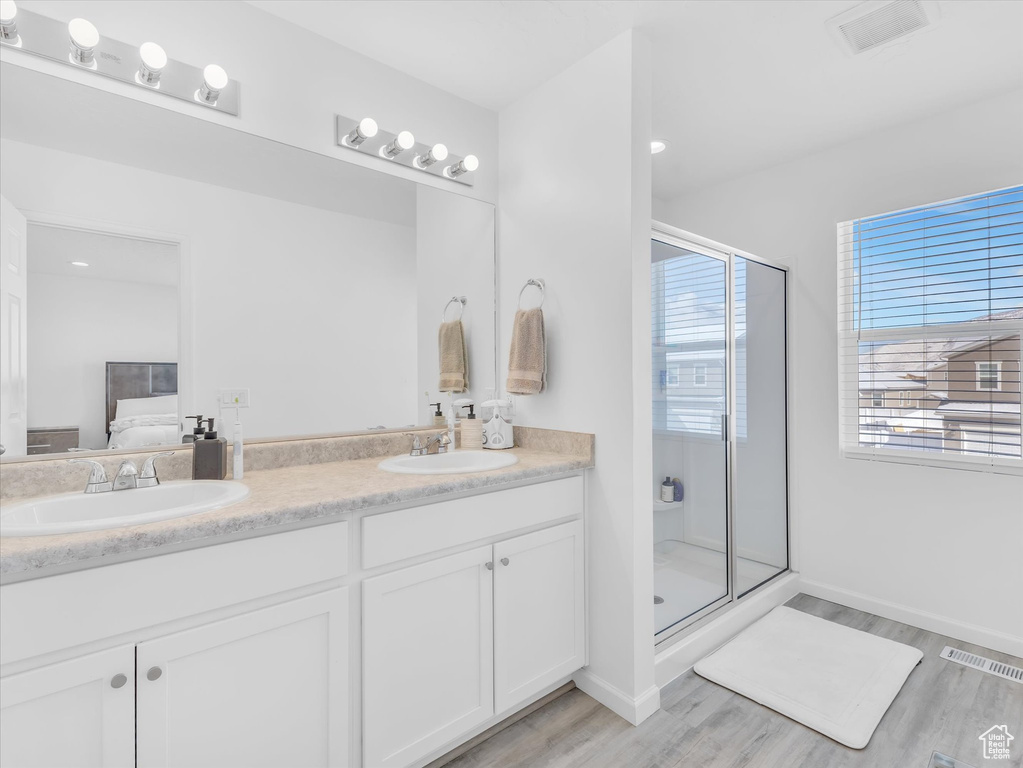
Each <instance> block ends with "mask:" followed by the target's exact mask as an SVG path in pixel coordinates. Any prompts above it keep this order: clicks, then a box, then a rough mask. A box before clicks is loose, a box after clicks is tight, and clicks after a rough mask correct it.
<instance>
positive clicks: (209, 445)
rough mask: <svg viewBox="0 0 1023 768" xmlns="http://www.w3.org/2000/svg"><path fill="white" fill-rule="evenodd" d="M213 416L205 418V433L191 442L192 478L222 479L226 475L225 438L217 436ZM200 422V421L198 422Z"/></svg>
mask: <svg viewBox="0 0 1023 768" xmlns="http://www.w3.org/2000/svg"><path fill="white" fill-rule="evenodd" d="M213 421H214V419H213V417H212V416H211V417H210V418H208V419H206V424H207V427H206V433H205V434H204V435H203V436H202V439H201V440H200V439H198V438H196V441H195V442H194V443H192V479H193V480H223V479H224V478H225V477H227V440H225V439H224V438H222V437H217V431H216V429H214V424H213ZM200 424H201V422H200Z"/></svg>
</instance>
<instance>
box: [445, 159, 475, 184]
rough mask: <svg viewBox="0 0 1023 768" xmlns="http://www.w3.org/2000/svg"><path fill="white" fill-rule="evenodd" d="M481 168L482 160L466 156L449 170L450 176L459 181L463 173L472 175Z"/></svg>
mask: <svg viewBox="0 0 1023 768" xmlns="http://www.w3.org/2000/svg"><path fill="white" fill-rule="evenodd" d="M479 167H480V160H479V158H478V157H476V155H466V156H465V159H464V160H459V161H458V162H457V163H455V164H454V165H452V166H450V167H449V168H448V175H450V176H451V177H452V178H454V179H457V178H458V177H459V176H461V175H462V174H463V173H470V172H471V171H475V170H476V169H477V168H479Z"/></svg>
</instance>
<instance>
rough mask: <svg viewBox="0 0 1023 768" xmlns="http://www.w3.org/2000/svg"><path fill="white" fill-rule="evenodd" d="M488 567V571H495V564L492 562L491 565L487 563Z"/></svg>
mask: <svg viewBox="0 0 1023 768" xmlns="http://www.w3.org/2000/svg"><path fill="white" fill-rule="evenodd" d="M486 566H487V570H488V571H492V570H494V564H493V563H492V562H491V563H486Z"/></svg>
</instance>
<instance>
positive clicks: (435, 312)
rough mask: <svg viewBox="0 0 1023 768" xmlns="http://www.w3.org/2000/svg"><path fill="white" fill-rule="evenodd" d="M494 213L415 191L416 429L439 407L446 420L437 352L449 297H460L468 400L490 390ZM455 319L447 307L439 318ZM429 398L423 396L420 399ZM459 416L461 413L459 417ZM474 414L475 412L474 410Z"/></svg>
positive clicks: (466, 200) (424, 189) (470, 203)
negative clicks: (430, 404)
mask: <svg viewBox="0 0 1023 768" xmlns="http://www.w3.org/2000/svg"><path fill="white" fill-rule="evenodd" d="M494 248H495V243H494V208H493V206H491V205H489V204H488V203H482V202H479V201H477V200H470V199H469V198H465V197H455V196H453V195H449V194H447V193H446V192H440V191H438V190H436V189H432V188H430V187H422V186H421V187H418V188H417V189H416V273H417V275H418V279H417V281H416V283H417V286H418V291H417V301H418V310H417V315H418V335H419V391H418V393H417V394H418V396H419V398H420V399H419V406H420V410H419V414H420V418H419V423H421V424H429V423H430V419H432V417H433V409H432V408H428V407H427V406H426V404H425V403H426V402H435V403H436V402H441V403H442V404H443V406H442V407H443V411H444V414H445V415H447V408H448V403H449V402H450V399H451V397H450V395H449V394H448V393H444V394H443V395H441V394H440V393H439V392H438V389H437V387H438V385H439V384H440V362H439V350H438V347H437V333H438V326H439V325H440V322H441V312H442V311H443V310H444V307H445V305H446V304H447V302H448V301H449V300H450V299H451V298H452V297H453V296H465V298H466V304H465V307H464V310H463V312H462V325H463V327H464V329H465V344H466V354H467V355H468V358H469V391H468V392H467V393H465V394H462V395H455V398H456V399H457V398H460V397H469V398H472V399H473V400H475V401H476V403H477V404H479V403H482V402H483V401H484V400H486V399H487V391H488V390H489V389H492V388H494V386H495V382H494V376H495V368H496V362H495V360H494V344H495V340H494V319H495V318H494V314H495V313H494V301H495V298H496V297H495V295H494V293H495V285H494V270H495V269H496V266H495V263H494ZM445 316H446V317H447V318H448V319H454V318H455V317H457V316H458V306H457V305H454V304H453V305H452V306H451V307H449V308H448V309H447V314H446V315H445ZM427 392H428V393H429V396H427V395H426V394H424V393H427ZM463 413H464V412H463ZM477 413H479V410H478V409H477Z"/></svg>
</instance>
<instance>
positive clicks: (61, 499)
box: [0, 480, 249, 536]
mask: <svg viewBox="0 0 1023 768" xmlns="http://www.w3.org/2000/svg"><path fill="white" fill-rule="evenodd" d="M248 495H249V488H248V486H246V485H243V484H242V483H236V482H234V481H233V480H182V481H180V482H170V483H164V484H162V485H156V486H153V487H151V488H132V489H129V490H125V491H107V492H105V493H64V494H61V495H59V496H49V497H47V498H42V499H35V500H33V501H26V502H22V503H20V504H11V505H10V506H6V505H5V506H4V508H3V509H2V510H0V536H46V535H49V534H54V533H77V532H79V531H100V530H105V529H108V528H124V527H126V526H129V525H143V524H144V523H155V522H157V521H159V520H170V519H172V518H176V517H187V516H188V515H197V514H199V513H200V512H212V511H213V510H215V509H221V508H222V507H227V506H230V505H231V504H235V503H237V502H239V501H241V500H242V499H244V498H245V497H246V496H248Z"/></svg>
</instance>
